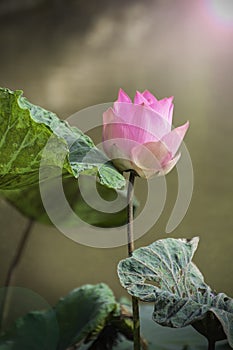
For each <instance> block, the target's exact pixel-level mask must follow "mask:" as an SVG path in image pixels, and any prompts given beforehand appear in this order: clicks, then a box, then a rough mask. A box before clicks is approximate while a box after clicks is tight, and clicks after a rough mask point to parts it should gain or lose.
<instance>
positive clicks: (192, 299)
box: [118, 238, 233, 346]
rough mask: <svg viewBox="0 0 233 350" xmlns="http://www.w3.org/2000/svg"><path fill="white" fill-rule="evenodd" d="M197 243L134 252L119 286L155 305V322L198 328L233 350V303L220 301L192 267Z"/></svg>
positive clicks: (122, 267)
mask: <svg viewBox="0 0 233 350" xmlns="http://www.w3.org/2000/svg"><path fill="white" fill-rule="evenodd" d="M197 245H198V238H194V239H192V240H186V239H172V238H168V239H163V240H159V241H157V242H154V243H152V244H151V245H149V246H148V247H143V248H139V249H137V250H136V251H134V253H133V256H132V257H130V258H127V259H125V260H122V261H121V262H120V263H119V266H118V274H119V278H120V282H121V284H122V286H123V287H124V288H126V289H127V291H128V292H129V293H130V294H131V295H134V296H136V297H138V298H140V299H141V300H143V301H150V302H154V312H153V319H154V321H156V322H157V323H159V324H161V325H164V326H169V327H174V328H179V327H185V326H187V325H193V326H194V327H195V328H196V329H197V330H198V331H199V332H200V333H202V334H203V335H205V336H206V337H207V338H208V339H209V340H211V341H217V340H221V339H225V338H226V337H227V339H228V342H229V344H230V345H231V346H233V300H232V299H231V298H229V297H227V296H226V295H225V294H223V293H220V294H218V295H216V294H215V293H214V292H213V291H212V290H211V289H210V287H209V286H208V285H207V284H206V283H205V282H204V279H203V276H202V274H201V272H200V271H199V270H198V268H197V267H196V266H195V265H194V264H193V263H192V258H193V255H194V252H195V250H196V249H197Z"/></svg>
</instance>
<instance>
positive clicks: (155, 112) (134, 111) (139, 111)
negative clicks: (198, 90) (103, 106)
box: [103, 89, 189, 178]
mask: <svg viewBox="0 0 233 350" xmlns="http://www.w3.org/2000/svg"><path fill="white" fill-rule="evenodd" d="M172 101H173V97H169V98H164V99H162V100H157V99H156V97H155V96H153V95H152V94H151V93H150V92H149V91H148V90H146V91H144V92H143V93H140V92H138V91H137V92H136V95H135V97H134V102H132V101H131V99H130V98H129V96H128V95H127V94H126V93H125V92H124V91H123V90H122V89H120V90H119V95H118V99H117V101H116V102H115V103H114V106H113V108H109V109H108V110H107V111H106V112H104V114H103V147H104V150H105V153H106V154H107V155H108V157H109V158H110V159H111V160H112V161H113V163H114V165H115V166H116V167H117V168H118V169H119V170H121V171H129V170H134V171H135V172H136V173H137V175H138V176H141V177H144V178H149V177H151V176H153V175H155V174H156V175H165V174H167V173H168V172H169V171H171V170H172V168H173V167H174V166H175V165H176V163H177V162H178V160H179V158H180V153H178V154H177V151H178V149H179V147H180V145H181V143H182V141H183V138H184V136H185V133H186V131H187V129H188V127H189V123H188V122H187V123H186V124H184V125H182V126H180V127H178V128H175V129H173V130H171V127H172V114H173V107H174V105H173V103H172Z"/></svg>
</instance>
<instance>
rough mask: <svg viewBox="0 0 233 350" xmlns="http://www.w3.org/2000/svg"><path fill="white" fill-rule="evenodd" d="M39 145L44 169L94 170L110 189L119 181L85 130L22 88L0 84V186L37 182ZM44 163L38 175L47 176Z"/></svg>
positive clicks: (71, 173) (121, 181)
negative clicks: (29, 96)
mask: <svg viewBox="0 0 233 350" xmlns="http://www.w3.org/2000/svg"><path fill="white" fill-rule="evenodd" d="M48 141H49V144H48V146H47V147H46V145H47V142H48ZM45 147H46V161H45V160H44V158H43V166H44V167H45V168H46V169H47V168H48V167H49V168H50V169H51V168H53V167H54V168H57V167H58V168H60V169H61V170H62V171H63V173H65V174H67V175H69V176H73V177H75V178H77V177H78V176H79V175H80V174H87V175H97V176H98V178H99V181H100V183H101V184H103V185H106V186H107V187H110V188H115V189H117V188H118V189H119V188H122V187H123V186H124V184H125V179H124V177H123V176H122V175H121V174H120V173H119V172H118V171H117V170H116V169H115V168H114V167H113V165H112V164H111V163H110V162H109V161H108V159H107V157H106V156H105V155H104V154H103V153H102V152H101V151H100V150H98V149H97V148H96V147H95V146H94V144H93V142H92V141H91V139H90V138H89V137H88V136H86V135H84V134H83V133H82V132H81V131H80V130H78V129H77V128H75V127H70V126H69V125H68V124H67V123H66V122H64V121H61V120H60V119H59V118H58V117H57V116H56V114H54V113H52V112H49V111H46V110H45V109H43V108H41V107H38V106H35V105H33V104H31V103H30V102H29V101H28V100H27V99H26V98H25V97H23V96H22V91H15V92H13V91H10V90H9V89H4V88H0V188H1V189H3V190H6V189H11V190H12V189H13V190H15V189H18V188H22V187H25V186H29V185H32V184H37V183H38V174H39V169H40V167H41V159H42V154H43V151H44V149H45ZM46 169H45V170H44V171H43V168H42V169H41V173H40V175H41V178H42V179H43V178H46V177H47V176H48V172H47V170H46Z"/></svg>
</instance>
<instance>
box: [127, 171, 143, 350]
mask: <svg viewBox="0 0 233 350" xmlns="http://www.w3.org/2000/svg"><path fill="white" fill-rule="evenodd" d="M134 182H135V173H134V172H133V171H131V172H130V175H129V185H128V192H127V203H128V225H127V234H128V255H129V257H130V256H132V253H133V251H134V236H133V196H134ZM132 309H133V326H134V330H133V332H134V333H133V341H134V350H140V349H141V337H140V318H139V305H138V299H137V298H136V297H134V296H133V297H132Z"/></svg>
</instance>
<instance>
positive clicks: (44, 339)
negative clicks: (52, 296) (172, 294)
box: [0, 283, 117, 350]
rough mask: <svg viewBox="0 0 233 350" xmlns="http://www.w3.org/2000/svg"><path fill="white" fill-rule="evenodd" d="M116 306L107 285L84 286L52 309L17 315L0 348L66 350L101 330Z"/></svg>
mask: <svg viewBox="0 0 233 350" xmlns="http://www.w3.org/2000/svg"><path fill="white" fill-rule="evenodd" d="M116 308H117V303H116V301H115V298H114V295H113V293H112V291H111V289H110V288H109V287H108V286H107V285H105V284H103V283H100V284H97V285H85V286H83V287H80V288H78V289H75V290H73V291H72V292H70V293H69V294H68V295H67V296H66V297H64V298H62V299H61V300H60V301H59V302H58V304H57V305H56V306H55V307H54V308H53V309H51V310H46V311H33V312H30V313H29V314H27V315H25V316H24V317H21V318H19V319H18V320H17V321H16V322H15V324H14V325H13V326H12V327H11V328H10V329H9V330H8V331H6V332H5V334H3V335H2V336H1V337H0V350H19V349H23V350H66V349H67V348H68V347H69V346H72V345H74V344H76V343H79V342H81V343H82V342H85V341H87V340H89V339H91V338H92V337H93V336H94V335H95V336H96V335H97V334H98V333H99V332H101V330H102V329H103V328H104V326H105V324H106V323H107V321H108V318H109V317H110V315H111V314H112V313H113V312H114V311H115V309H116Z"/></svg>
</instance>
